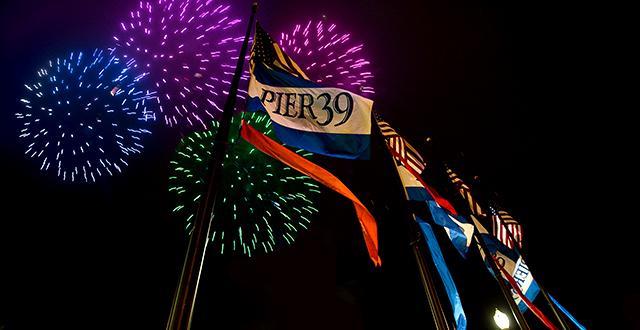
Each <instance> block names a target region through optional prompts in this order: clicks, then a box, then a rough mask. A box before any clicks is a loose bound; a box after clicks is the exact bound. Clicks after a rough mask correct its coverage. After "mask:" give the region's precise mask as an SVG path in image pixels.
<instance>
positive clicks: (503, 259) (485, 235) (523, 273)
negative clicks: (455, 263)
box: [471, 215, 540, 312]
mask: <svg viewBox="0 0 640 330" xmlns="http://www.w3.org/2000/svg"><path fill="white" fill-rule="evenodd" d="M471 219H472V220H473V222H474V224H475V226H476V229H477V230H478V233H479V234H480V237H481V238H482V240H483V241H484V243H485V244H486V246H487V249H488V250H489V251H488V252H489V253H491V255H492V257H493V258H494V260H495V262H496V264H497V266H498V268H501V269H504V271H505V272H506V274H501V275H502V277H503V278H504V279H505V280H509V277H511V278H513V279H514V280H515V283H516V284H517V287H518V289H519V290H520V291H522V293H523V295H524V296H521V295H520V294H518V293H517V292H515V291H514V290H512V291H513V292H512V294H513V300H514V301H515V302H516V304H517V305H518V308H519V309H520V311H523V312H524V311H526V310H527V304H526V303H525V302H524V301H523V298H524V297H526V299H528V300H529V301H533V300H534V299H535V298H536V296H537V295H538V293H539V292H540V287H539V286H538V283H537V282H536V281H535V280H534V279H533V275H532V274H531V271H530V270H529V267H528V266H527V264H526V263H525V262H524V259H523V258H522V256H520V255H519V254H518V253H517V252H516V251H514V250H512V249H509V248H508V247H507V246H505V245H504V244H502V243H501V242H500V241H498V240H497V239H496V238H495V237H493V236H492V235H490V234H489V232H488V231H487V230H486V229H485V228H484V226H483V225H482V224H481V223H480V222H479V221H478V219H476V217H475V216H473V215H471ZM480 254H481V255H482V258H483V259H485V262H490V261H487V259H486V256H485V255H484V252H483V251H482V249H480ZM489 269H490V268H489ZM494 275H495V276H497V274H494ZM506 275H509V276H506Z"/></svg>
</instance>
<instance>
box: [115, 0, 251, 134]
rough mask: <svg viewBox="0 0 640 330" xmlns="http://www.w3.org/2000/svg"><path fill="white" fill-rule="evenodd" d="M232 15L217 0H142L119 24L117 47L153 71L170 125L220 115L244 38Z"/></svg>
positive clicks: (199, 123)
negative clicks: (152, 0)
mask: <svg viewBox="0 0 640 330" xmlns="http://www.w3.org/2000/svg"><path fill="white" fill-rule="evenodd" d="M229 12H230V6H228V5H223V4H220V3H218V1H216V0H213V1H211V0H208V1H205V0H187V1H174V0H157V1H154V2H149V1H141V2H140V3H139V4H138V7H137V9H135V10H133V11H131V12H130V13H129V16H128V17H127V21H125V22H122V23H120V26H119V31H118V32H117V34H116V35H115V36H114V37H113V38H114V40H115V43H116V45H117V46H118V48H120V51H122V52H123V54H124V55H125V57H127V58H134V59H135V60H136V61H137V62H138V63H141V64H142V65H143V67H144V68H145V69H147V70H149V72H150V78H151V80H152V82H153V84H155V86H154V88H155V89H156V91H157V92H158V96H159V100H160V112H161V113H162V115H163V116H164V122H165V123H166V124H167V125H169V126H170V127H173V126H175V125H188V126H190V127H191V126H197V127H201V128H207V127H208V126H210V124H211V120H212V119H214V118H219V117H220V115H221V113H222V108H223V105H224V102H225V99H226V96H227V94H228V91H229V85H230V82H231V78H232V76H233V71H234V69H235V64H236V61H237V58H238V50H239V49H240V45H241V43H242V40H243V38H242V31H241V30H242V28H241V26H240V24H239V23H240V20H239V19H234V18H232V17H231V16H230V13H229ZM245 78H246V77H245ZM239 95H240V96H239V97H244V95H246V92H244V91H239Z"/></svg>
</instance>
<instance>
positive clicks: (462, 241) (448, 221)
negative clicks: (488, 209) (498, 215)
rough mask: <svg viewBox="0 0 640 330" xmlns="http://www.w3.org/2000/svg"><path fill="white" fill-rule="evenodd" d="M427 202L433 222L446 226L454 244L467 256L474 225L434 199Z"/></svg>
mask: <svg viewBox="0 0 640 330" xmlns="http://www.w3.org/2000/svg"><path fill="white" fill-rule="evenodd" d="M427 204H428V205H429V211H431V217H432V218H433V222H434V223H436V224H438V225H440V226H442V227H443V228H444V230H445V231H446V232H447V235H448V236H449V239H451V243H453V246H455V247H456V249H457V250H458V252H460V254H461V255H462V256H463V257H464V256H466V255H467V250H468V249H469V245H471V239H472V237H473V225H472V224H470V223H469V222H468V221H467V220H466V219H465V218H463V217H462V216H454V215H452V214H450V213H449V212H447V211H446V210H445V209H443V208H442V207H440V205H438V203H436V202H435V201H433V200H430V201H427Z"/></svg>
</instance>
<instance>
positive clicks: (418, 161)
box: [377, 120, 426, 174]
mask: <svg viewBox="0 0 640 330" xmlns="http://www.w3.org/2000/svg"><path fill="white" fill-rule="evenodd" d="M377 122H378V127H380V131H381V132H382V136H384V140H385V141H386V142H387V146H388V147H389V149H392V150H393V151H395V152H394V155H395V156H394V157H395V158H396V159H397V160H399V161H401V162H402V163H406V164H407V165H409V167H411V169H412V170H413V171H415V172H416V173H418V174H422V171H424V168H425V165H426V164H425V162H424V159H423V158H422V156H420V154H419V153H418V151H417V150H416V149H415V148H414V147H413V146H411V144H409V142H407V140H405V139H404V138H403V137H402V136H400V135H399V134H398V133H397V132H396V130H394V129H393V128H391V126H389V123H387V122H386V121H384V120H377ZM399 157H401V158H399Z"/></svg>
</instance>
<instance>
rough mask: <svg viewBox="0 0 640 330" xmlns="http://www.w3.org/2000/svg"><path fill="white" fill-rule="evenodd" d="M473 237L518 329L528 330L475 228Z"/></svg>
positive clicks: (494, 262)
mask: <svg viewBox="0 0 640 330" xmlns="http://www.w3.org/2000/svg"><path fill="white" fill-rule="evenodd" d="M473 239H474V240H475V241H476V245H477V246H478V248H479V249H480V250H481V251H482V252H483V254H484V256H485V258H484V259H485V260H487V262H488V264H489V267H491V270H492V271H493V274H494V276H495V278H496V281H497V282H498V286H499V287H500V291H502V295H503V296H504V298H505V299H506V300H507V303H508V304H509V309H510V310H511V314H513V317H514V319H515V321H516V323H518V326H519V327H520V329H522V330H529V325H528V324H527V320H525V318H524V315H523V314H522V312H521V311H520V309H519V308H518V305H516V302H515V301H514V300H513V296H512V295H511V291H509V288H507V285H506V284H505V283H504V281H503V280H502V275H500V269H498V266H497V265H496V261H495V260H494V259H493V256H492V255H491V253H490V252H489V249H488V248H487V245H486V244H485V243H484V241H483V240H482V238H481V237H479V234H478V230H477V228H476V230H474V231H473Z"/></svg>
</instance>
